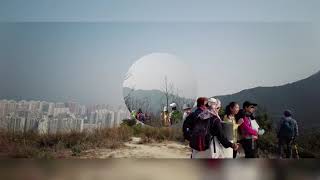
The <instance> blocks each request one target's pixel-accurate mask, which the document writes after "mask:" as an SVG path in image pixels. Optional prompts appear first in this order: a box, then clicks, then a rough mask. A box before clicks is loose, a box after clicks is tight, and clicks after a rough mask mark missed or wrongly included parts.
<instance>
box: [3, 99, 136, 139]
mask: <svg viewBox="0 0 320 180" xmlns="http://www.w3.org/2000/svg"><path fill="white" fill-rule="evenodd" d="M129 117H130V113H129V111H128V110H127V108H126V107H118V108H114V107H111V106H109V105H104V104H102V105H101V104H99V105H91V106H84V105H81V104H80V103H77V102H66V103H53V102H46V101H25V100H21V101H14V100H0V128H1V129H5V130H8V131H11V132H27V131H34V132H37V133H40V134H46V133H66V132H71V131H77V132H82V131H84V130H88V131H91V130H94V129H97V128H112V127H117V126H119V125H120V123H121V122H122V120H123V119H128V118H129Z"/></svg>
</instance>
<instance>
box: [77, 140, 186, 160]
mask: <svg viewBox="0 0 320 180" xmlns="http://www.w3.org/2000/svg"><path fill="white" fill-rule="evenodd" d="M140 141H141V139H140V138H135V137H133V138H132V140H131V141H130V142H127V143H125V146H124V147H122V148H119V149H116V150H111V149H92V150H88V151H86V152H85V153H84V155H83V156H81V158H95V159H105V158H178V159H181V158H182V159H188V158H190V154H191V150H190V148H189V147H188V146H186V145H183V144H180V143H177V142H171V141H167V142H162V143H148V144H141V143H140Z"/></svg>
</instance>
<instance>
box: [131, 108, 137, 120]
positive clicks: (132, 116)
mask: <svg viewBox="0 0 320 180" xmlns="http://www.w3.org/2000/svg"><path fill="white" fill-rule="evenodd" d="M130 119H131V120H136V119H137V112H136V110H132V111H131V117H130Z"/></svg>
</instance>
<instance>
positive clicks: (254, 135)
mask: <svg viewBox="0 0 320 180" xmlns="http://www.w3.org/2000/svg"><path fill="white" fill-rule="evenodd" d="M256 106H257V104H256V103H252V102H249V101H245V102H244V103H243V110H240V111H239V113H238V115H237V117H236V120H237V121H241V119H242V120H243V122H242V124H241V125H240V126H239V132H240V134H241V137H240V141H239V142H240V144H241V145H242V147H243V150H244V153H245V158H257V153H258V152H257V140H258V131H257V130H255V129H253V127H252V123H251V120H253V119H254V118H253V113H254V112H255V110H256Z"/></svg>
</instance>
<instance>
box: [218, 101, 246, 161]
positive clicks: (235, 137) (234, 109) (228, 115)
mask: <svg viewBox="0 0 320 180" xmlns="http://www.w3.org/2000/svg"><path fill="white" fill-rule="evenodd" d="M239 110H240V106H239V104H238V103H236V102H230V103H229V104H228V105H227V106H226V109H225V116H224V118H223V121H224V123H229V124H231V128H232V135H231V136H232V141H231V142H233V143H236V142H238V141H239V134H238V127H239V126H240V125H241V124H242V123H243V119H240V120H239V121H238V122H237V121H236V117H235V116H236V115H237V114H238V113H239ZM226 151H229V152H227V153H226V154H227V155H226V156H227V158H236V157H237V151H236V150H233V151H232V152H231V151H230V149H227V150H226Z"/></svg>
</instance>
